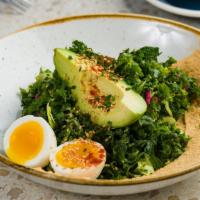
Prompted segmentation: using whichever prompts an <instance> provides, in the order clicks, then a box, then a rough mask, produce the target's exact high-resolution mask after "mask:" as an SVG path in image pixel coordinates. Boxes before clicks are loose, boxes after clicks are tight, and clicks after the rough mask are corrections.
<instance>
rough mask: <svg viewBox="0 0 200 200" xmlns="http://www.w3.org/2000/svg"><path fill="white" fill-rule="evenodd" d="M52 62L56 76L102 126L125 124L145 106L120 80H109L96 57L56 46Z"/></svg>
mask: <svg viewBox="0 0 200 200" xmlns="http://www.w3.org/2000/svg"><path fill="white" fill-rule="evenodd" d="M54 63H55V67H56V70H57V72H58V74H59V76H60V77H61V78H62V79H64V80H66V82H67V83H68V84H69V85H70V86H75V89H72V93H73V95H74V97H75V98H76V100H77V106H78V107H79V108H80V110H81V111H82V112H83V113H88V114H89V115H90V116H91V120H92V121H93V122H94V123H96V124H98V125H101V126H107V125H108V124H111V126H112V127H114V128H118V127H124V126H127V125H129V124H132V123H133V122H135V121H136V120H137V119H139V118H140V117H141V116H142V115H143V114H144V112H145V111H146V109H147V105H146V102H145V101H144V99H143V98H142V97H141V96H140V95H139V94H137V93H136V92H134V91H133V90H130V89H129V90H128V89H127V88H129V85H127V84H126V83H125V82H124V81H123V80H120V79H118V80H112V79H111V78H110V77H109V74H108V73H107V72H105V73H104V72H103V67H101V66H99V65H97V63H96V62H95V60H92V59H91V60H89V59H86V58H84V57H82V56H79V55H76V54H75V53H73V52H71V51H69V50H67V49H55V54H54Z"/></svg>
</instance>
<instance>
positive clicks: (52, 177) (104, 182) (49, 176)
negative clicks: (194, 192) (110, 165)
mask: <svg viewBox="0 0 200 200" xmlns="http://www.w3.org/2000/svg"><path fill="white" fill-rule="evenodd" d="M100 18H108V19H130V20H131V19H132V20H146V21H151V22H160V23H164V24H168V25H173V26H175V27H178V28H181V29H183V30H186V31H189V32H192V33H194V34H196V35H197V37H199V38H200V29H198V28H195V27H192V26H189V25H186V24H183V23H180V22H177V21H173V20H169V19H164V18H159V17H154V16H149V15H140V14H132V13H127V14H121V13H118V14H116V13H106V14H102V13H101V14H88V15H78V16H70V17H64V18H60V19H55V20H50V21H45V22H42V23H39V24H35V25H32V26H28V27H25V28H23V29H21V30H18V31H16V32H14V33H11V34H9V35H7V36H6V37H3V38H1V39H4V38H8V37H10V36H13V35H15V34H17V33H19V32H23V31H26V30H30V29H34V28H38V27H42V26H48V25H54V24H59V23H66V22H70V21H75V20H85V19H86V20H87V19H100ZM0 162H1V163H3V164H4V165H6V166H8V167H10V168H12V169H13V170H15V171H18V172H21V173H24V174H28V175H30V176H34V177H37V178H40V179H44V180H47V181H55V182H63V183H69V184H76V185H90V186H125V185H140V184H147V183H154V182H158V181H165V180H170V179H173V178H178V177H181V176H183V175H188V174H190V173H192V172H195V171H197V170H199V169H200V161H199V162H198V163H196V164H195V165H194V166H191V167H190V168H189V169H185V170H182V171H180V172H177V173H173V174H169V175H163V176H159V177H151V176H145V177H146V179H137V178H130V179H120V180H113V179H111V180H110V179H94V180H92V179H83V178H82V179H81V178H67V177H64V176H60V175H57V174H55V173H47V172H43V171H40V170H36V169H32V168H28V167H24V166H21V165H18V164H15V163H13V162H12V161H11V160H9V159H8V158H7V157H5V156H4V155H2V154H0ZM142 177H143V176H142Z"/></svg>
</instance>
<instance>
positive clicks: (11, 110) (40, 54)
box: [0, 14, 200, 195]
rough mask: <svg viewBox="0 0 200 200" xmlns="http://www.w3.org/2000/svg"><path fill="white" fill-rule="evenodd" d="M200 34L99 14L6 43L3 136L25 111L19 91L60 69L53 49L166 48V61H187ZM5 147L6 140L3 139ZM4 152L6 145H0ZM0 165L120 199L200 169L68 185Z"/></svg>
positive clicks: (0, 65) (161, 22)
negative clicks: (77, 45) (42, 72)
mask: <svg viewBox="0 0 200 200" xmlns="http://www.w3.org/2000/svg"><path fill="white" fill-rule="evenodd" d="M199 37H200V30H198V29H195V28H193V27H190V26H187V25H184V24H181V23H178V22H174V21H170V20H165V19H160V18H155V17H151V16H142V15H125V14H118V15H117V14H110V15H109V14H104V15H103V14H102V15H101V14H99V15H89V16H76V17H68V18H64V19H60V20H55V21H51V22H46V23H42V24H39V25H35V26H32V27H29V28H26V29H24V30H22V31H19V32H17V33H14V34H11V35H10V36H7V37H5V38H3V39H1V40H0V111H1V112H0V122H1V123H0V135H1V136H3V133H4V131H5V129H6V128H7V127H8V126H9V124H10V123H11V122H12V121H13V120H15V119H16V118H17V116H18V115H19V111H20V100H19V97H18V93H19V88H20V87H27V86H28V85H29V84H30V83H31V82H33V81H34V78H35V75H36V74H37V73H38V72H39V69H40V67H41V66H45V67H46V68H49V69H54V66H53V61H52V57H53V49H54V48H55V47H65V46H66V45H70V44H71V42H72V41H73V40H74V39H78V40H82V41H84V42H86V43H87V44H88V45H89V46H90V47H92V48H94V49H95V50H96V51H97V52H101V53H103V54H107V55H110V56H116V55H117V54H118V53H119V52H120V51H121V50H123V49H125V48H128V47H129V48H131V49H132V48H140V47H142V46H145V45H152V46H158V47H160V49H161V51H162V52H163V54H162V56H161V58H160V59H161V60H163V59H166V58H167V57H168V56H174V57H175V58H177V59H182V58H184V57H186V56H188V55H190V54H191V53H192V52H193V51H195V50H196V49H198V48H200V43H199ZM0 141H2V139H0ZM0 147H1V150H2V145H0ZM0 161H1V162H3V163H4V164H6V165H8V166H9V167H10V169H12V170H14V171H16V172H18V173H20V174H21V175H23V176H25V177H27V178H29V179H31V180H33V181H35V182H38V183H41V184H44V185H47V186H50V187H53V188H57V189H61V190H65V191H71V192H78V193H83V194H96V195H119V194H132V193H138V192H144V191H148V190H152V189H157V188H161V187H164V186H167V185H171V184H173V183H176V182H178V181H181V180H184V179H185V178H188V177H190V176H191V175H192V174H194V173H195V171H196V170H197V169H199V168H200V162H197V163H196V164H195V165H192V166H188V167H186V168H185V169H184V170H181V171H175V172H168V173H164V174H161V175H157V176H156V175H155V176H154V175H152V176H146V177H143V178H135V179H125V180H119V181H116V180H83V179H68V178H64V177H60V176H57V175H54V174H47V173H43V172H40V171H36V170H33V169H28V168H25V167H23V166H19V165H16V164H14V163H12V162H11V161H9V160H8V159H7V158H6V157H4V156H3V155H2V154H0Z"/></svg>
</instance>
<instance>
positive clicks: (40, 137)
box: [3, 115, 57, 168]
mask: <svg viewBox="0 0 200 200" xmlns="http://www.w3.org/2000/svg"><path fill="white" fill-rule="evenodd" d="M3 142H4V150H5V153H6V155H7V156H8V158H9V159H10V160H12V161H13V162H15V163H17V164H20V165H24V166H26V167H32V168H35V167H44V166H45V165H47V164H48V163H49V155H50V152H51V150H52V149H54V148H56V146H57V141H56V136H55V134H54V132H53V130H52V128H51V127H50V125H49V124H48V123H47V122H46V121H45V120H44V119H43V118H41V117H34V116H32V115H28V116H24V117H21V118H19V119H17V120H16V121H14V122H13V123H12V124H11V126H10V127H9V128H8V130H7V131H6V133H5V135H4V141H3Z"/></svg>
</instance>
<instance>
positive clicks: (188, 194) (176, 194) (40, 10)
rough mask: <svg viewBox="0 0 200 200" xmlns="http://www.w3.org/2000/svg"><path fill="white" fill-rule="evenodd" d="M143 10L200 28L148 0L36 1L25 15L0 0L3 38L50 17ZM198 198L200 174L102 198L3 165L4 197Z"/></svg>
mask: <svg viewBox="0 0 200 200" xmlns="http://www.w3.org/2000/svg"><path fill="white" fill-rule="evenodd" d="M106 12H122V13H142V14H149V15H154V16H159V17H165V18H169V19H173V20H177V21H181V22H184V23H187V24H190V25H193V26H196V27H199V28H200V19H191V18H185V17H181V16H176V15H173V14H170V13H167V12H165V11H162V10H160V9H157V8H155V7H153V6H152V5H150V4H149V3H147V2H146V1H145V0H32V6H31V7H30V8H29V9H28V10H27V11H26V12H25V13H23V14H11V9H10V8H8V7H7V6H5V5H4V4H2V3H1V2H0V37H3V36H6V35H7V34H9V33H11V32H14V31H16V30H18V29H21V28H23V27H25V26H28V25H32V24H35V23H38V22H42V21H45V20H49V19H54V18H58V17H59V18H60V17H64V16H70V15H79V14H87V13H106ZM122 198H123V199H124V200H136V199H137V200H149V199H150V200H198V199H200V173H197V175H196V176H195V177H192V178H190V179H188V180H186V181H183V182H181V183H178V184H175V185H172V186H170V187H166V188H163V189H160V190H156V191H151V192H147V193H142V194H136V195H129V196H123V197H120V196H117V197H98V196H90V195H78V194H72V193H67V192H62V191H58V190H54V189H51V188H48V187H45V186H42V185H38V184H35V183H32V182H30V181H29V180H26V179H24V178H23V177H21V176H19V175H17V174H16V173H14V172H10V171H9V170H8V169H7V168H6V166H3V165H2V164H0V200H22V199H24V200H32V199H33V200H43V199H44V200H46V199H48V200H64V199H65V200H92V199H97V200H100V199H104V200H107V199H109V200H119V199H122Z"/></svg>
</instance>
